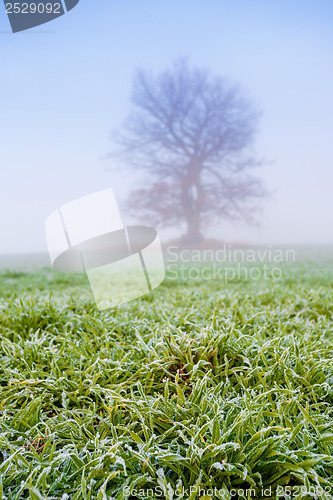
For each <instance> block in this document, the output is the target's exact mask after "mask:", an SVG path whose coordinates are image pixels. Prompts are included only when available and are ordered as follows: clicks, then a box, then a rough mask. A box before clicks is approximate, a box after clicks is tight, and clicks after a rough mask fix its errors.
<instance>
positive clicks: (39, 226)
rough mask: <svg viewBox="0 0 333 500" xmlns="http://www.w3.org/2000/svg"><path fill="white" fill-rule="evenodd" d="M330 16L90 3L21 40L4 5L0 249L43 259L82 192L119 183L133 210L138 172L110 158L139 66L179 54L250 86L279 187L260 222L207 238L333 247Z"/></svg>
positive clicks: (162, 3) (271, 176)
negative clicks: (67, 206) (48, 231)
mask: <svg viewBox="0 0 333 500" xmlns="http://www.w3.org/2000/svg"><path fill="white" fill-rule="evenodd" d="M332 19H333V4H332V3H331V2H330V1H329V0H327V1H323V0H319V1H318V2H317V3H314V2H312V1H301V0H297V1H295V2H293V3H292V4H291V3H290V2H289V1H287V0H282V1H280V2H275V3H273V2H270V3H268V2H265V1H264V0H254V1H252V2H248V1H246V0H235V1H233V2H230V1H223V0H210V1H209V2H203V1H199V0H192V1H189V0H183V1H182V2H178V1H176V0H159V2H156V1H153V0H150V1H148V0H147V1H142V2H136V1H134V0H132V1H130V0H124V1H122V2H110V1H109V0H100V1H99V2H91V1H88V0H81V1H80V3H79V4H78V5H77V7H76V8H75V9H73V10H72V11H71V12H70V13H68V14H66V15H65V16H62V17H60V18H59V19H57V20H55V21H52V22H50V23H48V24H46V25H44V26H41V27H39V28H36V29H34V30H30V31H27V32H22V33H18V34H15V35H13V34H12V33H11V32H10V27H9V21H8V19H7V16H6V13H5V8H4V5H3V4H0V45H1V49H0V50H1V80H0V89H1V94H0V111H1V120H0V129H1V130H0V138H1V163H0V169H1V177H0V222H1V232H0V254H11V253H27V252H45V251H46V250H47V247H46V240H45V234H44V221H45V219H46V217H47V216H48V215H49V214H50V213H51V212H52V211H54V210H55V209H57V208H58V207H60V206H61V205H62V204H64V203H67V202H69V201H72V200H74V199H76V198H78V197H80V196H84V195H86V194H90V193H93V192H95V191H98V190H101V189H106V188H109V187H112V188H113V190H114V192H115V195H116V197H117V199H118V202H119V204H120V206H123V202H124V201H125V199H126V197H127V195H128V193H129V192H130V191H131V189H133V188H135V186H136V183H137V181H138V176H140V173H138V174H137V175H134V173H133V171H132V170H127V169H125V168H124V165H123V164H121V163H120V162H118V161H117V160H116V159H110V158H109V156H108V155H109V153H110V151H112V149H113V143H112V140H111V139H112V132H113V131H116V130H117V129H119V128H120V127H121V125H122V123H123V121H124V119H125V118H126V116H127V115H128V113H129V110H130V96H131V87H132V80H133V74H134V71H135V69H136V68H144V69H147V70H148V71H153V72H155V73H158V72H161V71H163V70H164V69H166V68H169V67H170V66H171V65H172V64H173V62H174V60H175V59H177V58H178V57H179V56H184V57H186V58H187V59H188V61H189V62H190V64H192V65H195V66H198V67H203V68H207V69H209V70H211V71H212V73H214V74H216V75H220V76H222V77H223V76H225V77H227V78H228V79H229V80H230V81H231V82H235V83H240V84H241V85H242V87H244V89H245V90H246V91H247V92H248V93H249V95H250V97H251V99H253V101H254V102H255V103H256V104H257V105H258V106H259V107H260V109H261V110H262V112H263V115H262V118H261V121H260V131H259V133H258V135H257V139H256V141H255V152H256V155H257V156H258V157H259V158H264V160H265V161H264V163H265V165H264V166H263V167H262V168H261V169H259V170H258V171H257V175H258V176H259V177H260V178H261V179H262V180H263V182H264V184H265V186H266V187H267V188H268V189H269V190H272V191H273V190H274V192H273V194H272V196H271V197H270V198H269V199H268V200H267V201H266V202H265V203H264V205H263V206H264V210H263V212H262V214H261V215H260V216H259V221H260V223H261V226H260V227H259V228H258V227H250V226H247V225H245V224H239V223H238V224H235V223H231V222H227V221H224V220H221V223H220V224H219V226H218V227H215V228H212V229H211V230H208V231H207V236H210V235H211V236H214V237H215V238H217V237H218V238H220V239H221V240H224V241H230V242H244V243H248V244H254V245H256V244H262V245H270V244H273V245H274V244H277V245H278V244H283V245H290V246H292V245H299V244H320V245H330V244H333V231H332V214H333V210H332V209H333V196H332V186H333V169H332V164H333V161H332V160H333V146H332V137H333V118H332V117H333V92H332V89H333V65H332V46H333V45H332V44H333V30H332ZM122 216H123V220H124V221H125V222H127V223H129V222H131V219H130V218H129V215H128V214H127V213H126V211H122ZM157 229H158V230H159V231H160V228H157ZM181 232H182V230H181V228H179V229H178V230H177V229H174V230H172V231H170V230H162V231H160V234H161V239H162V240H163V239H164V240H167V239H169V238H172V237H173V236H179V235H180V234H181Z"/></svg>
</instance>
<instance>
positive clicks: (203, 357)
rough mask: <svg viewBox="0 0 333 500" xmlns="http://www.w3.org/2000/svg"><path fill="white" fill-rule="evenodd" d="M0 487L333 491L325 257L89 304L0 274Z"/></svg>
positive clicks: (57, 284)
mask: <svg viewBox="0 0 333 500" xmlns="http://www.w3.org/2000/svg"><path fill="white" fill-rule="evenodd" d="M0 280H1V286H0V333H1V352H0V356H1V364H0V391H1V396H0V400H1V402H0V411H1V416H0V430H1V435H0V477H1V479H0V498H3V499H21V498H22V499H23V498H32V499H51V498H59V499H63V500H65V499H93V498H96V499H98V500H104V499H109V498H115V499H119V500H120V499H126V498H131V499H132V498H165V499H168V500H172V499H173V498H184V499H190V500H192V499H195V498H197V499H199V498H200V499H201V500H208V499H210V498H219V499H233V498H235V499H237V498H288V495H289V497H292V498H297V499H300V498H320V499H331V498H333V457H332V450H333V427H332V423H333V342H332V333H333V288H332V285H333V267H330V266H328V265H325V266H320V265H319V264H311V263H305V262H304V263H301V264H294V265H291V266H290V265H289V266H287V265H286V266H284V267H283V277H282V278H281V279H279V280H273V279H268V280H267V279H266V280H264V279H263V280H261V281H255V282H254V281H253V280H246V279H239V278H237V279H236V278H235V279H233V280H230V281H229V282H228V283H227V284H222V283H221V281H220V280H218V279H216V280H212V281H205V280H203V279H200V278H198V279H193V280H183V279H172V278H171V277H170V276H169V277H168V278H167V279H166V280H165V282H164V284H163V285H162V286H160V287H159V288H158V289H157V290H156V291H155V292H154V293H152V294H150V295H147V296H146V297H144V298H142V299H140V300H137V301H135V302H132V303H129V304H126V305H124V306H121V307H119V308H117V309H115V310H109V311H105V312H98V311H97V310H96V308H95V306H94V303H93V301H92V298H91V295H90V292H89V288H88V285H87V282H86V281H85V278H83V277H80V276H67V275H61V274H60V273H55V272H52V271H50V270H48V269H44V270H42V271H36V272H32V273H23V272H15V271H6V272H5V271H3V272H2V273H1V274H0Z"/></svg>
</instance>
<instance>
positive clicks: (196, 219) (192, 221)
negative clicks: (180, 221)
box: [182, 213, 203, 245]
mask: <svg viewBox="0 0 333 500" xmlns="http://www.w3.org/2000/svg"><path fill="white" fill-rule="evenodd" d="M202 240H203V236H202V234H201V232H200V214H199V213H192V214H191V215H190V216H189V217H188V219H187V233H186V234H185V235H184V236H183V237H182V242H183V243H185V244H190V245H192V244H195V243H200V242H201V241H202Z"/></svg>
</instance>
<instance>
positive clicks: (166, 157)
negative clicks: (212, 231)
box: [117, 60, 264, 243]
mask: <svg viewBox="0 0 333 500" xmlns="http://www.w3.org/2000/svg"><path fill="white" fill-rule="evenodd" d="M132 104H133V109H132V111H131V113H130V115H129V117H128V119H127V121H126V122H125V125H124V128H123V130H122V132H121V133H120V134H119V135H118V138H117V140H118V143H119V144H120V145H121V149H122V152H123V153H125V155H126V156H127V159H128V160H129V164H130V165H131V167H132V168H134V169H142V170H143V171H145V172H146V174H147V175H146V176H145V178H144V185H143V186H142V187H139V188H137V189H135V190H134V191H133V192H132V193H131V195H130V199H129V206H130V208H131V209H132V211H134V212H135V213H136V214H138V213H140V214H143V215H144V216H145V217H146V218H148V219H150V220H151V222H152V223H154V224H156V225H157V226H159V225H160V226H175V225H178V227H179V226H183V225H184V223H185V225H186V229H187V231H186V234H185V235H184V237H183V239H184V240H185V241H186V242H188V243H196V242H199V241H200V240H201V239H202V233H203V231H204V229H205V228H206V227H207V226H208V225H209V224H212V223H213V222H216V219H245V220H247V221H249V222H253V221H254V220H255V218H254V214H255V210H256V208H257V201H258V199H259V198H261V197H262V196H263V195H264V189H263V187H262V184H261V182H260V180H259V179H257V178H256V177H254V176H253V175H252V169H253V167H255V166H258V165H259V164H260V162H258V161H256V160H255V159H254V158H253V157H252V155H251V153H250V146H251V145H252V143H253V139H254V136H255V133H256V130H257V124H258V119H259V113H258V112H257V110H256V108H255V106H254V105H253V104H252V102H251V101H250V99H249V98H247V97H246V96H245V95H244V93H243V91H242V90H241V88H240V87H239V86H237V85H231V84H228V83H227V81H226V80H223V79H221V78H218V77H215V76H213V75H211V74H210V72H208V71H205V70H200V69H199V70H198V69H193V68H190V67H189V66H188V64H187V63H186V62H185V61H183V60H179V61H177V62H176V63H175V65H174V66H173V68H172V69H171V70H169V71H165V72H163V73H161V74H159V75H158V76H156V77H155V76H152V75H149V74H147V73H146V72H144V71H143V70H139V71H137V73H136V75H135V79H134V84H133V94H132Z"/></svg>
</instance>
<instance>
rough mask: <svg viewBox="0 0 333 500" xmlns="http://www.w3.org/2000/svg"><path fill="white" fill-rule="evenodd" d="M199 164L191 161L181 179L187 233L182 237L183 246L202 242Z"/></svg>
mask: <svg viewBox="0 0 333 500" xmlns="http://www.w3.org/2000/svg"><path fill="white" fill-rule="evenodd" d="M200 172H201V163H200V162H197V161H194V160H193V161H192V162H191V163H190V164H189V166H188V169H187V172H186V175H185V176H184V178H183V179H182V205H183V209H184V214H185V217H186V223H187V233H186V234H185V235H184V236H183V237H182V242H183V243H185V244H189V245H192V244H196V243H200V242H201V241H202V240H203V237H202V234H201V231H200V229H201V228H200V225H201V224H200V223H201V210H202V202H203V188H202V184H201V177H200Z"/></svg>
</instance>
